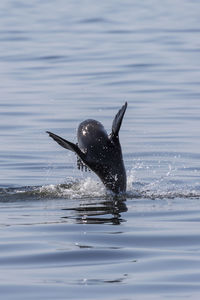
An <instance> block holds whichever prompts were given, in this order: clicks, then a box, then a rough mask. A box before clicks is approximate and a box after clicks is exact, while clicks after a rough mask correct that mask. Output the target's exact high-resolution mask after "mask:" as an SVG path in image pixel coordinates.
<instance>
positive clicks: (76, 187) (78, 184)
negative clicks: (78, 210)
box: [39, 177, 106, 199]
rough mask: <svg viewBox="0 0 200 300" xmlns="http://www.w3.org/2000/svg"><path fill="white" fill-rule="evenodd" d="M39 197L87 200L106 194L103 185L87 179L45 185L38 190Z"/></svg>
mask: <svg viewBox="0 0 200 300" xmlns="http://www.w3.org/2000/svg"><path fill="white" fill-rule="evenodd" d="M39 192H40V194H41V195H44V196H45V195H46V196H48V195H49V196H53V197H63V198H71V199H74V198H87V197H102V196H105V194H106V189H105V187H104V186H103V184H102V183H101V182H99V181H97V180H94V179H92V178H90V177H87V178H85V179H83V180H80V181H74V182H72V183H70V184H69V183H66V184H58V185H47V186H42V187H41V188H40V189H39Z"/></svg>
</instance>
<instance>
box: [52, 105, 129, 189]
mask: <svg viewBox="0 0 200 300" xmlns="http://www.w3.org/2000/svg"><path fill="white" fill-rule="evenodd" d="M126 108H127V102H125V104H124V105H123V106H122V108H121V109H120V110H119V111H118V113H117V114H116V116H115V118H114V120H113V123H112V132H111V134H110V135H108V134H107V132H106V130H105V128H104V127H103V125H102V124H101V123H100V122H98V121H96V120H92V119H88V120H85V121H83V122H82V123H80V125H79V127H78V132H77V139H78V143H77V144H76V145H75V144H73V143H71V142H69V141H67V140H65V139H63V138H62V137H60V136H58V135H56V134H54V133H52V132H50V131H47V133H48V134H49V136H50V137H51V138H53V139H54V140H55V141H56V142H57V143H58V144H59V145H60V146H62V147H63V148H65V149H68V150H71V151H73V152H75V153H76V154H77V156H78V160H77V162H78V166H79V168H80V167H81V168H82V169H83V166H85V167H86V168H87V167H88V168H89V169H90V170H92V171H93V172H94V173H95V174H96V175H97V176H98V177H99V178H100V179H101V181H102V182H103V184H104V185H105V186H106V188H107V189H108V190H110V191H112V192H114V193H115V194H119V193H120V192H125V191H126V170H125V167H124V162H123V156H122V150H121V145H120V142H119V130H120V127H121V124H122V120H123V117H124V114H125V111H126Z"/></svg>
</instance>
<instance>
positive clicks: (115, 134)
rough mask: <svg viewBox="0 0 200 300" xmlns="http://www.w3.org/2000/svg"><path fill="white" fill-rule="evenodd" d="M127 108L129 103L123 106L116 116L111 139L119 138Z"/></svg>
mask: <svg viewBox="0 0 200 300" xmlns="http://www.w3.org/2000/svg"><path fill="white" fill-rule="evenodd" d="M126 108H127V102H125V104H124V105H123V106H122V108H121V109H120V110H119V111H118V113H117V114H116V116H115V118H114V120H113V123H112V132H111V139H113V138H116V137H118V136H119V130H120V127H121V124H122V120H123V117H124V114H125V111H126Z"/></svg>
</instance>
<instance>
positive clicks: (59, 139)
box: [47, 131, 86, 162]
mask: <svg viewBox="0 0 200 300" xmlns="http://www.w3.org/2000/svg"><path fill="white" fill-rule="evenodd" d="M47 133H48V134H49V136H50V137H51V138H52V139H54V141H56V142H57V143H58V144H59V145H60V146H62V147H63V148H65V149H68V150H71V151H73V152H75V153H76V154H77V155H78V156H79V157H80V158H81V159H82V160H83V162H85V159H86V155H85V154H84V153H83V152H82V151H81V150H80V149H79V147H78V146H77V145H75V144H73V143H71V142H69V141H67V140H65V139H63V138H62V137H60V136H58V135H56V134H54V133H52V132H50V131H47Z"/></svg>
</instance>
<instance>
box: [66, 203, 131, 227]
mask: <svg viewBox="0 0 200 300" xmlns="http://www.w3.org/2000/svg"><path fill="white" fill-rule="evenodd" d="M123 198H125V197H123ZM63 210H64V211H65V210H67V211H68V210H73V211H75V212H76V216H73V219H75V220H76V222H77V223H78V224H113V225H120V224H121V223H122V222H125V220H124V219H123V218H122V217H121V213H122V212H126V211H127V207H126V203H125V199H119V200H118V199H111V200H110V201H100V199H97V202H96V201H95V202H93V201H89V202H87V200H84V202H83V203H81V204H80V206H79V207H76V208H64V209H63ZM109 215H111V216H110V217H109ZM63 218H70V217H69V216H66V217H63Z"/></svg>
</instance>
